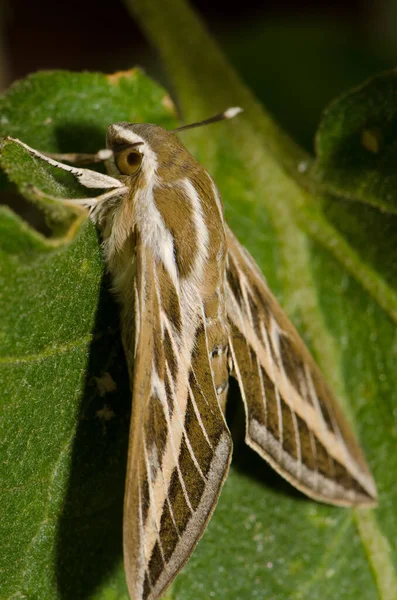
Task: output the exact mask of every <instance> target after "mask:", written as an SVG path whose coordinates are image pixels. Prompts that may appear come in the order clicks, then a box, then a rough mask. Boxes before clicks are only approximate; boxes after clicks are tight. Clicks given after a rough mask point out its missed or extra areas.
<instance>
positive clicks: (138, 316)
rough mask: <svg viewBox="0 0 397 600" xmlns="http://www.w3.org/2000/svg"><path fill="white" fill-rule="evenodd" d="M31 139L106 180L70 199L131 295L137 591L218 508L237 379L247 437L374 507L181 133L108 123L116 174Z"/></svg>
mask: <svg viewBox="0 0 397 600" xmlns="http://www.w3.org/2000/svg"><path fill="white" fill-rule="evenodd" d="M225 114H226V113H225ZM234 114H235V113H233V114H231V113H230V114H229V116H234ZM16 142H17V143H20V144H22V142H19V141H18V140H16ZM24 147H25V149H27V150H28V151H30V152H32V154H34V155H35V156H36V157H39V158H40V159H42V160H46V161H49V162H50V164H52V165H54V163H56V166H59V167H60V168H64V169H66V170H68V171H69V172H71V173H72V174H74V175H75V176H76V177H77V178H78V179H79V181H80V183H82V184H83V185H87V187H98V188H102V189H106V190H107V191H106V192H104V193H103V194H101V195H100V196H98V197H97V198H96V199H93V198H89V199H86V200H85V199H82V200H80V201H70V202H80V203H81V204H86V205H87V207H88V208H89V209H90V216H91V218H92V220H93V221H94V223H95V224H96V225H97V226H98V227H99V229H100V231H101V234H102V239H103V249H104V254H105V258H106V262H107V266H108V269H109V271H110V273H111V275H112V278H113V288H114V291H115V293H116V295H117V297H118V299H119V302H120V312H121V329H122V337H123V344H124V348H125V354H126V357H127V362H128V367H129V373H130V380H131V388H132V396H133V410H132V418H131V429H130V443H129V451H128V467H127V480H126V488H125V505H124V535H123V539H124V563H125V572H126V578H127V583H128V589H129V593H130V596H131V599H132V600H154V599H157V598H160V597H161V595H162V594H163V593H164V591H165V589H166V588H167V587H168V586H169V585H170V584H171V582H172V581H173V580H174V578H175V576H176V574H177V573H178V572H179V571H180V569H181V568H182V567H183V565H184V564H185V563H186V561H187V560H188V558H189V556H190V555H191V553H192V551H193V549H194V547H195V545H196V544H197V542H198V540H199V538H200V537H201V535H202V533H203V531H204V529H205V527H206V525H207V523H208V520H209V519H210V517H211V514H212V512H213V510H214V507H215V505H216V503H217V499H218V496H219V493H220V489H221V487H222V484H223V482H224V480H225V477H226V475H227V471H228V468H229V463H230V457H231V449H232V443H231V436H230V433H229V430H228V427H227V424H226V421H225V418H224V411H225V403H226V395H227V389H228V381H229V377H230V376H232V377H235V378H236V379H237V381H238V384H239V387H240V390H241V395H242V398H243V401H244V406H245V410H246V441H247V443H248V444H249V445H250V446H251V447H252V448H253V449H255V450H256V451H257V452H258V453H259V454H260V455H261V456H262V457H263V458H265V459H266V460H267V461H268V462H269V463H270V464H271V465H272V466H273V467H274V468H275V469H276V470H277V471H278V472H279V473H280V474H281V475H282V476H283V477H285V478H286V479H287V480H288V481H290V483H292V485H294V486H295V487H297V488H299V489H300V490H302V491H303V492H304V493H305V494H307V495H308V496H311V497H312V498H315V499H316V500H320V501H323V502H329V503H332V504H337V505H346V506H348V505H368V506H369V505H373V504H374V503H375V502H376V489H375V484H374V482H373V479H372V477H371V474H370V472H369V470H368V467H367V465H366V463H365V460H364V458H363V454H362V452H361V450H360V448H359V446H358V444H357V442H356V440H355V438H354V436H353V434H352V432H351V430H350V428H349V426H348V425H347V423H346V421H345V420H344V418H343V416H342V414H341V412H340V410H339V408H338V406H337V404H336V402H335V400H334V398H333V396H332V394H331V392H330V390H329V389H328V387H327V385H326V383H325V381H324V379H323V378H322V376H321V374H320V371H319V369H318V367H317V366H316V364H315V363H314V361H313V359H312V357H311V356H310V354H309V352H308V350H307V349H306V347H305V346H304V344H303V342H302V340H301V339H300V337H299V335H298V334H297V332H296V330H295V329H294V327H293V326H292V325H291V323H290V322H289V321H288V319H287V317H286V316H285V314H284V313H283V311H282V310H281V308H280V307H279V306H278V304H277V302H276V300H275V298H274V297H273V295H272V294H271V292H270V291H269V289H268V287H267V285H266V282H265V280H264V278H263V276H262V274H261V273H260V270H259V268H258V267H257V265H256V264H255V262H254V260H253V258H252V257H251V256H250V255H249V254H248V252H247V251H246V250H245V249H244V248H243V247H242V246H241V245H240V244H239V242H238V241H237V239H236V238H235V236H234V235H233V234H232V232H231V231H230V230H229V229H228V228H227V226H226V225H225V222H224V217H223V207H222V204H221V200H220V197H219V194H218V192H217V189H216V186H215V184H214V182H213V181H212V179H211V177H210V175H209V174H208V173H207V172H206V171H205V169H204V168H203V167H202V166H201V165H200V164H199V163H198V162H197V161H196V160H195V159H194V158H193V157H192V156H191V155H190V154H189V153H188V151H187V150H186V148H185V147H184V146H183V144H182V143H181V141H180V140H179V139H178V138H177V137H176V136H175V135H174V134H173V133H172V132H169V131H165V130H164V129H162V128H161V127H157V126H155V125H148V124H131V123H116V124H114V125H111V126H110V127H109V129H108V133H107V149H108V150H107V151H103V154H102V155H101V154H100V153H98V154H97V155H95V156H96V157H98V156H104V157H106V166H107V170H108V176H103V175H98V174H96V173H95V172H93V171H89V170H87V169H79V168H76V167H69V166H66V165H63V164H62V163H59V162H58V161H56V160H54V158H50V159H49V158H48V157H46V156H44V155H41V154H40V153H38V152H37V151H35V150H32V149H30V148H29V147H27V146H26V145H24Z"/></svg>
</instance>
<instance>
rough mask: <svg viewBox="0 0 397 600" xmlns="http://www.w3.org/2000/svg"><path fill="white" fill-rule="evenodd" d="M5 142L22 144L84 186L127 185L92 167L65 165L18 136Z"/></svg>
mask: <svg viewBox="0 0 397 600" xmlns="http://www.w3.org/2000/svg"><path fill="white" fill-rule="evenodd" d="M5 142H11V143H14V144H18V146H21V147H22V148H24V149H25V150H26V151H27V152H29V154H30V155H31V156H33V157H35V158H38V159H39V160H42V161H44V162H46V163H48V164H49V165H51V166H52V167H56V168H58V169H62V171H66V172H68V173H70V174H71V175H73V177H75V179H77V181H78V182H79V183H80V184H81V185H83V186H84V187H87V188H94V189H103V190H108V189H111V188H124V187H125V186H124V184H123V183H122V182H121V181H119V180H118V179H115V178H114V177H110V176H109V175H104V174H103V173H97V172H96V171H92V170H91V169H82V168H77V167H71V166H70V165H65V164H63V163H62V162H59V161H57V160H54V159H53V158H50V157H49V156H46V155H45V154H43V153H41V152H39V151H38V150H35V149H34V148H31V147H30V146H28V145H27V144H25V143H24V142H21V140H18V139H16V138H12V137H9V136H8V137H7V138H5Z"/></svg>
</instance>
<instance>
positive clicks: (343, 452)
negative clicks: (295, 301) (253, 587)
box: [226, 230, 377, 505]
mask: <svg viewBox="0 0 397 600" xmlns="http://www.w3.org/2000/svg"><path fill="white" fill-rule="evenodd" d="M227 236H228V267H227V291H226V296H227V312H228V318H229V321H230V324H231V334H230V348H231V352H232V358H233V364H234V375H235V377H236V378H237V380H238V383H239V386H240V390H241V394H242V397H243V400H244V404H245V409H246V416H247V429H246V441H247V443H248V444H249V445H250V446H251V447H252V448H253V449H254V450H256V451H257V452H258V454H260V455H261V456H262V457H263V458H265V459H266V460H267V461H268V462H269V463H270V464H271V465H272V466H273V467H274V468H275V469H276V470H277V471H278V472H279V473H280V474H281V475H282V476H283V477H285V478H286V479H287V480H288V481H289V482H290V483H291V484H292V485H294V486H295V487H297V488H298V489H300V490H301V491H303V492H304V493H305V494H307V495H308V496H311V497H312V498H314V499H316V500H320V501H323V502H329V503H332V504H338V505H355V504H357V505H373V504H375V503H376V497H377V495H376V488H375V484H374V481H373V479H372V477H371V474H370V472H369V470H368V467H367V465H366V462H365V460H364V457H363V454H362V452H361V450H360V448H359V446H358V444H357V442H356V439H355V437H354V435H353V433H352V431H351V429H350V427H349V425H348V424H347V422H346V421H345V419H344V417H343V415H342V413H341V411H340V409H339V408H338V406H337V404H336V401H335V399H334V397H333V396H332V394H331V392H330V390H329V388H328V387H327V385H326V383H325V381H324V379H323V377H322V375H321V372H320V370H319V368H318V367H317V365H316V364H315V362H314V360H313V358H312V357H311V355H310V353H309V351H308V350H307V348H306V346H305V345H304V343H303V341H302V340H301V338H300V337H299V334H298V333H297V331H296V330H295V328H294V327H293V325H292V324H291V323H290V321H289V320H288V318H287V317H286V315H285V314H284V312H283V311H282V310H281V308H280V306H279V305H278V303H277V301H276V299H275V298H274V296H273V295H272V293H271V292H270V290H269V288H268V287H267V285H266V282H265V280H264V278H263V276H262V274H261V272H260V271H259V268H258V267H257V265H256V264H255V262H254V260H253V258H252V257H251V256H250V255H249V254H248V252H247V251H246V250H245V249H244V248H243V247H242V246H241V245H240V244H239V242H238V241H237V239H236V238H235V236H234V234H233V233H232V232H231V231H230V230H228V231H227Z"/></svg>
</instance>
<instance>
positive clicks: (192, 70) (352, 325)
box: [0, 0, 397, 600]
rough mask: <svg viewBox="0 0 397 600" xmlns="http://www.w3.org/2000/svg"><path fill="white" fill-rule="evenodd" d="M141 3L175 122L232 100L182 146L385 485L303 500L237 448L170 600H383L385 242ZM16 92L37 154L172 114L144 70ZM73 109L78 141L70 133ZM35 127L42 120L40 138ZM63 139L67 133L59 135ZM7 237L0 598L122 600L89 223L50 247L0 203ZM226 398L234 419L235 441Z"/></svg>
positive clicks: (0, 343)
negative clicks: (355, 503) (117, 124)
mask: <svg viewBox="0 0 397 600" xmlns="http://www.w3.org/2000/svg"><path fill="white" fill-rule="evenodd" d="M134 7H135V10H136V11H138V12H139V14H140V18H141V20H142V23H143V24H144V26H145V27H146V29H147V31H148V32H149V34H150V35H151V36H152V38H153V39H154V41H155V42H156V43H157V44H158V45H159V47H160V50H161V52H162V54H163V56H164V58H165V60H166V63H167V64H168V66H169V68H170V70H171V72H172V73H173V75H174V78H175V84H176V89H177V91H178V93H179V100H180V103H181V107H182V108H183V110H184V114H185V117H186V120H193V119H196V118H201V117H205V116H209V115H211V114H213V113H215V112H217V111H218V110H222V109H224V108H225V107H227V106H229V105H233V104H240V105H242V106H243V107H244V109H245V113H244V115H243V116H242V117H238V119H236V120H235V121H233V122H230V123H223V124H218V125H214V126H212V127H208V128H204V129H202V130H201V131H200V130H197V131H194V132H191V133H190V134H189V135H188V134H184V138H183V139H184V141H185V142H186V144H187V146H188V147H189V149H191V150H192V151H193V152H194V153H195V154H196V155H197V156H198V157H199V158H200V160H201V161H202V162H203V163H204V164H206V166H207V167H208V168H209V169H210V171H211V173H212V175H213V176H214V177H215V180H216V182H217V184H218V185H219V187H220V190H221V192H222V195H223V198H224V200H225V204H226V215H227V219H228V222H229V223H230V224H231V226H232V228H233V229H234V230H235V232H236V233H237V234H238V236H239V238H240V239H241V240H242V241H243V242H244V243H245V244H246V245H247V247H248V248H249V250H250V251H251V252H252V253H253V255H254V256H255V258H256V260H257V261H258V263H259V264H260V266H261V267H262V269H263V271H264V272H265V274H266V276H267V278H268V281H269V284H270V285H271V287H272V288H273V289H274V291H275V292H276V293H277V294H278V296H279V298H280V300H281V301H282V304H283V305H284V307H285V308H286V309H287V311H288V312H289V314H290V315H291V317H292V318H293V320H294V321H295V323H296V324H297V325H298V327H299V328H300V330H301V332H302V334H303V335H304V336H305V338H306V340H307V341H308V343H309V344H310V345H311V347H312V349H313V351H314V352H315V355H316V357H317V359H318V361H319V363H320V365H321V366H322V368H323V370H324V373H325V375H326V377H327V379H328V380H329V382H330V384H331V385H332V386H333V387H334V389H335V390H336V391H337V393H339V395H340V397H341V400H342V403H343V405H344V408H345V410H346V412H347V413H348V415H349V417H350V419H351V422H352V424H353V426H354V427H355V429H356V430H357V432H358V435H359V437H360V440H361V442H362V445H363V447H364V448H365V451H366V455H367V458H368V461H369V464H370V466H371V469H372V470H373V472H374V476H375V479H376V481H377V484H378V488H379V492H380V508H379V509H378V510H377V511H359V510H355V511H354V510H346V509H337V508H331V507H327V506H323V505H319V504H316V503H314V502H312V501H310V500H308V499H306V498H304V497H303V496H301V495H300V494H298V493H297V492H295V491H294V490H293V489H292V488H291V487H290V486H289V485H288V484H287V483H285V482H284V481H283V480H281V479H280V478H279V477H278V476H277V475H276V474H275V473H274V472H273V471H272V470H271V469H270V468H269V467H267V466H266V465H265V464H264V462H263V461H261V460H260V459H259V458H258V457H257V456H256V455H254V454H253V453H252V452H251V451H249V450H248V449H247V448H246V447H245V446H244V444H239V443H237V444H236V449H235V456H234V463H233V467H232V469H231V472H230V476H229V478H228V480H227V482H226V484H225V487H224V489H223V491H222V495H221V498H220V501H219V504H218V506H217V509H216V511H215V514H214V517H213V518H212V520H211V522H210V524H209V526H208V528H207V531H206V533H205V534H204V536H203V539H202V541H201V542H200V543H199V545H198V547H197V548H196V550H195V552H194V554H193V556H192V558H191V560H190V561H189V563H188V564H187V566H186V567H185V568H184V570H183V571H182V573H181V575H180V576H179V577H178V578H177V580H176V582H175V584H174V586H173V588H172V589H171V591H170V593H169V596H168V597H169V598H173V599H175V600H177V599H181V600H182V598H183V600H189V599H192V600H193V599H194V600H200V599H203V600H204V599H205V600H208V598H211V597H214V598H221V599H222V600H224V599H225V600H228V599H230V600H235V599H236V598H244V599H245V598H262V599H263V598H269V599H270V598H277V600H282V599H284V598H288V599H290V598H292V599H296V600H298V599H299V598H301V599H305V600H306V599H308V598H309V599H310V600H312V599H314V600H315V599H320V598H321V599H322V598H333V597H336V598H340V599H342V600H347V599H350V598H352V599H353V598H354V599H356V598H357V596H358V594H359V595H360V598H363V599H364V600H366V599H368V600H373V599H374V598H380V599H381V600H392V599H394V598H395V597H396V595H397V584H396V573H395V563H396V554H397V549H396V543H395V540H396V539H397V535H396V534H397V531H396V528H397V527H396V522H395V517H394V514H395V511H394V510H393V506H395V504H396V501H397V498H396V495H397V492H396V489H395V485H394V477H393V473H395V472H396V466H397V465H396V462H397V459H396V456H395V450H394V448H395V437H396V431H395V428H394V426H393V419H392V415H393V402H394V403H395V396H394V397H393V392H394V390H395V389H396V383H397V382H396V381H395V379H396V378H397V375H396V373H395V368H394V363H395V359H394V358H393V348H395V339H394V336H395V333H394V331H395V328H394V325H393V324H392V321H391V318H392V317H393V316H395V315H397V310H396V306H397V303H396V302H395V296H394V293H395V292H394V287H393V282H394V281H395V279H394V277H395V267H394V270H393V264H390V265H389V266H388V268H387V269H386V270H385V271H381V269H380V268H378V267H379V265H380V263H381V260H380V257H381V255H383V256H387V253H388V252H389V253H390V252H391V251H392V243H391V241H390V240H387V239H384V241H383V244H384V246H383V248H382V249H381V252H378V251H374V253H372V254H371V253H370V252H368V250H367V247H368V246H372V244H371V243H370V242H372V240H371V239H370V240H366V242H365V248H364V247H363V246H364V244H363V239H362V237H360V235H359V233H360V232H359V231H356V229H357V228H356V226H355V222H354V219H353V217H352V218H351V220H350V222H349V223H348V224H346V225H345V224H344V223H345V216H344V214H345V213H344V212H343V211H344V210H345V204H344V203H343V202H340V201H336V202H337V205H336V206H334V207H328V208H327V206H326V205H324V204H323V203H322V202H319V201H318V199H317V198H314V197H312V196H310V195H309V194H308V192H307V191H306V190H307V189H308V188H309V189H310V188H311V184H312V183H313V182H312V181H311V180H310V179H309V178H308V177H307V176H304V175H302V174H301V171H302V170H303V168H302V165H303V166H305V165H306V164H307V161H308V157H307V156H306V155H305V154H304V153H303V152H301V151H300V149H299V148H297V147H296V146H295V145H294V144H293V143H292V142H291V141H290V140H289V139H288V137H287V136H286V135H285V134H284V133H283V132H282V131H280V130H279V129H278V128H277V127H276V126H275V125H274V123H273V122H272V121H271V120H270V119H269V117H267V115H265V114H264V113H263V112H262V109H261V108H260V107H259V105H258V104H257V103H255V101H254V100H253V98H252V96H251V95H250V93H249V92H248V91H247V90H246V89H245V88H244V87H243V86H242V84H241V82H240V81H239V79H238V77H237V76H236V74H235V73H234V72H233V71H232V69H231V68H230V67H229V66H228V65H227V64H226V63H225V61H224V59H223V57H222V55H221V53H220V52H219V50H218V49H217V48H216V47H215V46H214V43H213V41H212V40H211V38H210V37H209V36H208V34H207V33H206V31H205V29H204V28H203V27H202V26H201V24H200V23H199V22H198V21H197V19H196V18H195V16H194V15H193V14H192V13H191V12H190V11H189V9H187V7H186V5H185V4H184V3H183V2H180V1H177V0H173V1H170V2H167V3H164V2H161V1H160V0H158V1H155V0H135V2H134ZM203 48H205V52H203ZM111 81H112V80H111ZM19 85H20V86H25V87H24V88H21V92H20V95H18V89H19V88H18V86H16V87H15V88H14V90H13V91H11V92H10V94H9V95H7V96H6V98H5V100H4V102H5V105H4V108H5V106H8V110H9V113H8V117H7V118H8V123H7V127H4V130H3V133H4V134H9V135H13V136H14V137H20V138H21V139H23V141H25V142H27V143H28V144H30V145H32V146H34V147H36V148H38V149H41V150H53V151H54V150H57V151H62V152H67V151H76V150H78V151H88V152H92V151H96V150H97V149H98V147H102V145H103V139H104V133H105V128H106V125H107V124H109V123H110V122H112V121H117V120H143V121H151V122H157V123H159V124H163V125H167V124H168V123H169V112H168V111H167V110H166V106H167V105H168V103H167V101H164V97H165V96H164V92H163V91H162V90H160V89H159V88H157V87H156V86H154V85H153V84H152V83H151V82H150V81H149V80H147V79H146V78H144V77H143V76H142V75H141V74H139V73H135V75H134V74H133V75H131V76H128V75H127V76H125V77H122V78H119V79H116V81H115V82H114V80H113V83H111V82H109V80H108V79H107V78H105V77H104V76H100V75H89V74H81V75H77V74H66V73H61V74H39V75H36V76H34V77H31V78H29V79H28V80H26V81H25V82H21V83H20V84H19ZM112 86H115V87H116V89H117V88H118V87H120V88H121V87H122V90H121V91H120V90H118V91H114V90H113V87H112ZM40 90H41V91H40ZM30 91H31V95H30ZM11 94H15V96H14V97H12V96H11ZM131 99H132V101H131ZM164 104H165V106H164ZM14 105H15V108H12V106H14ZM20 105H22V106H23V109H20V108H19V107H20ZM97 105H98V106H99V108H98V109H97ZM94 106H95V110H94V109H93V107H94ZM28 107H29V108H28ZM33 108H34V109H35V110H36V111H39V118H38V119H37V120H36V119H35V118H34V110H33ZM14 111H15V114H14ZM146 111H147V112H146ZM27 112H29V114H30V115H32V113H33V116H32V117H31V119H29V123H28V124H27V123H26V113H27ZM2 114H3V110H2ZM71 114H73V115H74V118H73V123H74V131H75V135H74V136H73V139H72V138H69V137H68V135H66V134H67V132H68V127H69V126H71V119H70V115H71ZM23 119H24V120H23ZM46 119H52V121H49V124H48V127H49V128H50V129H49V130H48V132H47V130H46V129H45V132H46V135H47V138H46V139H44V138H41V137H40V136H41V135H42V132H41V130H42V129H43V123H44V121H45V120H46ZM92 120H93V121H92ZM14 121H15V122H14ZM93 122H94V125H92V123H93ZM68 124H69V125H68ZM90 124H91V125H92V127H90V126H89V125H90ZM24 126H25V127H27V131H26V135H25V132H24V130H23V128H24ZM72 129H73V128H72ZM57 131H62V132H63V133H64V137H60V138H59V140H58V137H57V135H56V132H57ZM94 131H95V132H96V133H95V134H94V133H93V132H94ZM89 132H91V133H92V134H93V135H92V136H90V135H89ZM94 138H95V140H94ZM94 142H95V144H94ZM8 150H10V151H11V147H10V148H9V149H8ZM20 158H21V164H23V161H24V160H25V158H26V157H25V158H24V157H20ZM11 163H12V161H8V167H7V169H8V173H9V175H10V177H11V178H12V179H13V180H14V181H15V182H17V183H18V185H20V186H21V187H20V189H21V190H22V189H26V188H24V184H25V183H27V182H29V181H30V180H31V174H30V173H26V172H25V175H24V174H23V173H21V172H19V174H17V173H16V171H19V169H18V165H17V164H16V163H15V165H14V166H15V171H14V168H13V165H12V164H11ZM18 164H19V161H18ZM37 167H38V165H36V166H34V167H33V168H32V173H33V174H34V177H36V176H38V171H37ZM23 170H24V169H22V171H23ZM53 175H54V173H52V172H51V170H49V171H48V176H47V175H43V177H45V182H44V185H48V186H49V187H48V191H49V190H50V189H52V188H51V187H50V186H51V185H58V183H54V182H53V179H52V178H53ZM19 176H20V179H18V177H19ZM24 177H26V179H25V181H24ZM61 184H62V185H66V187H67V184H65V182H63V181H62V182H61ZM301 184H303V185H301ZM66 191H67V192H68V194H69V193H75V192H76V190H70V189H69V188H67V190H66ZM356 206H357V207H359V206H361V205H359V204H357V205H356ZM331 208H332V210H331ZM370 208H371V207H370ZM372 210H374V211H375V209H372ZM332 211H333V212H332ZM375 212H378V211H375ZM369 218H370V217H368V219H369ZM390 218H391V219H393V218H394V217H390ZM387 223H388V226H390V227H392V224H393V222H392V221H390V223H389V221H387ZM353 225H354V226H353ZM382 227H383V226H382V224H381V223H379V224H378V229H379V235H378V237H379V238H380V237H381V231H383V228H382ZM354 231H356V237H355V238H354V236H353V234H352V232H354ZM370 233H371V232H370ZM0 234H1V237H0V244H1V245H0V248H1V250H2V253H3V254H2V257H1V261H0V265H1V268H2V271H1V275H0V277H1V281H0V284H1V285H0V289H1V290H2V298H1V301H2V304H1V305H0V309H1V314H0V319H1V321H0V322H1V323H2V324H6V325H5V326H4V334H1V338H0V349H1V354H0V356H1V358H0V367H1V369H2V371H3V373H4V376H3V378H2V380H3V381H4V385H2V388H3V389H4V390H5V391H6V394H4V396H5V399H4V402H3V406H2V408H1V410H2V411H3V412H4V418H3V419H2V420H1V423H2V427H4V430H3V431H2V433H1V436H0V439H1V440H2V441H3V440H4V446H3V447H1V449H0V453H1V454H0V456H1V461H0V464H1V465H2V467H1V468H2V469H4V475H3V473H0V478H1V480H2V481H6V482H7V487H6V488H4V489H2V490H1V491H0V493H1V494H2V496H1V497H0V501H1V506H2V508H3V507H4V509H3V519H2V524H1V527H2V528H3V530H2V531H1V532H0V540H1V542H0V543H1V544H2V546H3V547H2V549H1V551H0V561H1V563H0V564H1V568H2V572H1V575H0V579H1V580H2V582H5V584H4V583H3V589H2V591H1V594H2V597H4V598H10V597H15V598H23V597H25V598H40V600H41V599H44V600H46V599H58V598H60V599H66V598H68V599H69V598H95V599H98V600H102V599H108V598H109V599H115V600H116V599H123V600H124V599H126V598H127V596H126V589H125V585H124V579H123V569H122V558H121V540H120V535H121V533H120V532H121V511H122V494H123V478H124V469H125V456H126V451H127V431H128V429H127V428H128V424H127V423H128V414H129V404H130V397H129V392H128V384H127V375H126V372H125V367H124V363H123V361H122V359H121V356H122V352H121V347H120V342H119V337H118V335H117V307H116V306H115V305H114V303H113V301H112V299H111V298H110V296H109V294H108V293H107V291H106V290H107V289H108V285H109V284H108V282H107V281H106V280H105V281H103V264H102V261H101V256H100V252H99V244H98V240H97V238H96V234H95V231H94V230H93V228H92V227H91V226H90V225H89V224H88V223H87V224H86V225H85V226H84V227H83V228H82V229H81V230H80V232H79V234H78V236H77V237H75V238H72V241H71V242H70V243H68V244H64V245H62V243H61V242H62V240H58V241H57V247H56V248H55V249H54V247H53V246H54V245H53V244H51V243H49V242H47V241H45V240H43V239H42V238H40V237H39V236H38V235H37V234H34V233H33V232H31V231H30V230H29V229H28V228H27V227H26V226H25V225H23V223H22V222H21V221H20V220H19V219H17V218H16V217H15V216H12V215H11V214H10V213H9V212H6V211H4V212H3V213H1V215H0ZM352 237H353V239H354V244H353V243H352V242H351V238H352ZM377 239H378V238H376V239H375V241H374V245H375V242H376V241H377ZM388 242H389V243H388ZM393 311H396V312H393ZM2 326H3V325H2ZM107 373H110V376H111V379H109V376H108V375H106V374H107ZM98 379H99V380H98ZM112 381H114V382H115V383H116V386H117V388H116V390H115V391H111V389H112V387H113V386H112ZM106 389H108V393H106V394H105V395H103V396H101V394H103V393H104V391H106ZM394 394H395V392H394ZM232 399H234V397H233V398H232ZM238 406H239V405H237V406H234V407H233V406H232V408H231V411H230V412H231V414H230V417H231V418H232V424H233V426H234V428H235V429H237V431H238V432H240V433H241V431H242V430H243V428H244V424H243V417H242V416H241V412H239V410H238ZM233 408H234V409H235V410H234V411H233ZM385 465H387V468H386V467H385Z"/></svg>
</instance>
